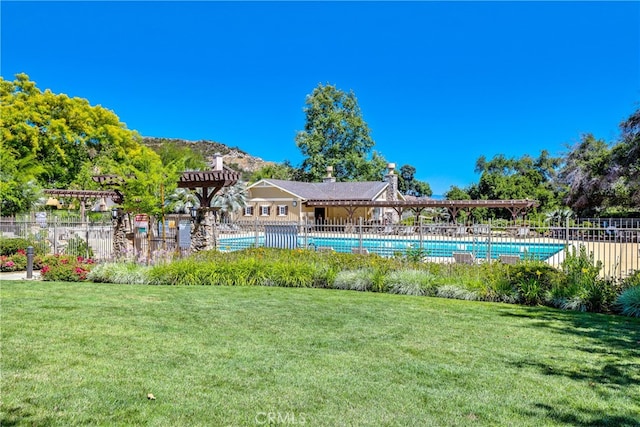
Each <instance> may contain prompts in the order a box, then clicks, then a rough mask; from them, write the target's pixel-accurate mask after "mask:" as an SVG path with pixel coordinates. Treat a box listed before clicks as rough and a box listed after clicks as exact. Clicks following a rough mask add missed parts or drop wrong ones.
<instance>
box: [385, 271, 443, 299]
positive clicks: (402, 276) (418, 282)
mask: <svg viewBox="0 0 640 427" xmlns="http://www.w3.org/2000/svg"><path fill="white" fill-rule="evenodd" d="M434 279H435V277H434V276H433V274H431V273H429V272H427V271H423V270H398V271H393V272H391V273H389V274H388V275H387V276H386V278H385V283H386V286H387V289H389V292H390V293H392V294H402V295H428V296H434V295H435V293H436V286H435V282H434Z"/></svg>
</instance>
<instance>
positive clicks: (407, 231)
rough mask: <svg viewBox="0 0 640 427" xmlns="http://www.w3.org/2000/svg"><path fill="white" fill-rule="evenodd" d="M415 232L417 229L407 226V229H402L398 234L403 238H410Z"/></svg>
mask: <svg viewBox="0 0 640 427" xmlns="http://www.w3.org/2000/svg"><path fill="white" fill-rule="evenodd" d="M415 230H416V228H415V227H413V226H410V225H408V226H406V227H402V228H401V229H400V230H399V231H398V234H401V235H403V236H408V235H411V234H413V233H414V232H415Z"/></svg>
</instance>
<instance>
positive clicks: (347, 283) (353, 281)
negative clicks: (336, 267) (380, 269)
mask: <svg viewBox="0 0 640 427" xmlns="http://www.w3.org/2000/svg"><path fill="white" fill-rule="evenodd" d="M373 275H374V271H373V269H370V268H368V269H359V270H345V271H340V272H338V274H336V278H335V281H334V283H333V287H334V288H336V289H346V290H352V291H370V290H372V287H373Z"/></svg>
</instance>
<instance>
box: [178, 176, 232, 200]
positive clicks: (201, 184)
mask: <svg viewBox="0 0 640 427" xmlns="http://www.w3.org/2000/svg"><path fill="white" fill-rule="evenodd" d="M239 179H240V174H239V173H237V172H235V171H232V170H230V169H223V170H212V171H205V172H182V175H180V179H179V180H178V187H179V188H188V189H190V190H191V191H193V192H194V193H195V195H196V197H197V198H198V201H199V202H200V206H201V207H209V205H210V204H211V200H212V199H213V196H215V195H216V193H217V192H218V191H220V190H221V189H222V188H224V187H231V186H233V185H235V184H236V183H237V182H238V180H239ZM198 189H200V190H201V191H200V192H198V191H197V190H198Z"/></svg>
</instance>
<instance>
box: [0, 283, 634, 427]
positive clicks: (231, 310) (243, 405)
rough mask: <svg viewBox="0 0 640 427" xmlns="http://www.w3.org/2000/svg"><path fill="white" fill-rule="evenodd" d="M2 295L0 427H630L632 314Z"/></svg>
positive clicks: (246, 297) (69, 288)
mask: <svg viewBox="0 0 640 427" xmlns="http://www.w3.org/2000/svg"><path fill="white" fill-rule="evenodd" d="M0 286H1V287H0V301H1V306H0V308H1V311H0V313H1V327H2V331H1V346H2V348H1V351H2V353H1V364H0V369H1V374H2V380H1V386H2V388H1V390H0V391H1V407H0V410H1V414H0V425H2V426H10V425H30V426H45V425H47V426H48V425H65V426H67V425H79V424H89V425H109V426H111V425H123V426H124V425H127V426H128V425H152V426H205V425H206V426H209V425H213V426H225V425H231V426H244V425H267V424H269V423H270V424H279V425H309V426H429V425H433V426H456V425H459V426H470V425H487V426H497V425H513V426H544V425H550V426H553V425H572V426H600V425H611V426H636V425H640V320H638V319H632V318H626V317H617V316H608V315H597V314H587V313H576V312H562V311H558V310H553V309H548V308H531V307H519V306H513V305H506V304H493V303H476V302H466V301H458V300H448V299H440V298H427V297H410V296H399V295H389V294H374V293H362V292H350V291H336V290H324V289H291V288H269V287H215V286H207V287H170V286H127V285H106V284H92V283H79V284H78V283H76V284H67V283H56V282H46V283H43V282H24V281H23V282H3V283H2V284H1V285H0ZM149 393H152V394H153V395H154V397H155V400H149V399H148V398H147V395H148V394H149Z"/></svg>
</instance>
